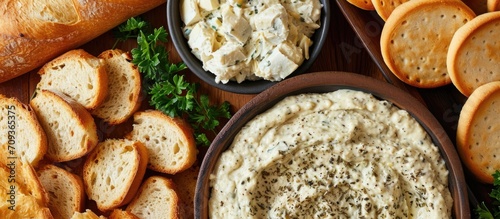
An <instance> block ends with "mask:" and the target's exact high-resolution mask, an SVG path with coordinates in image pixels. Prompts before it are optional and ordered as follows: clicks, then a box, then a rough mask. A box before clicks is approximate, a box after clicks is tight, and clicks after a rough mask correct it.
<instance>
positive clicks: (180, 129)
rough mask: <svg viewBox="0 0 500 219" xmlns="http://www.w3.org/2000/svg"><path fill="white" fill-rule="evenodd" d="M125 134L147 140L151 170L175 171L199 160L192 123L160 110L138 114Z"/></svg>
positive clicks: (171, 172)
mask: <svg viewBox="0 0 500 219" xmlns="http://www.w3.org/2000/svg"><path fill="white" fill-rule="evenodd" d="M126 137H127V138H129V139H131V140H136V141H140V142H142V143H144V145H145V146H146V148H147V149H148V153H149V163H148V167H149V168H150V169H152V170H155V171H158V172H162V173H168V174H176V173H178V172H181V171H183V170H185V169H187V168H189V167H191V166H192V165H193V164H194V162H195V161H196V154H197V149H196V143H195V141H194V137H193V132H192V129H191V127H190V126H189V124H187V123H186V122H184V121H183V120H181V119H178V118H172V117H170V116H167V115H165V114H164V113H162V112H160V111H158V110H147V111H141V112H137V113H135V114H134V124H133V129H132V132H130V133H129V134H127V136H126Z"/></svg>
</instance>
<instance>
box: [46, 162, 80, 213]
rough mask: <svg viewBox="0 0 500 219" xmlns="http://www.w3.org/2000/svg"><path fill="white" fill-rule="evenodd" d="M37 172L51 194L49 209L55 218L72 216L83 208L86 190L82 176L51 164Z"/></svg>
mask: <svg viewBox="0 0 500 219" xmlns="http://www.w3.org/2000/svg"><path fill="white" fill-rule="evenodd" d="M37 173H38V178H39V179H40V182H41V183H42V185H43V187H44V188H45V191H47V192H48V194H49V197H50V199H49V209H50V212H52V216H54V218H55V219H66V218H71V216H73V214H74V213H75V212H80V211H82V210H83V207H84V205H85V192H84V190H83V182H82V179H81V178H80V176H78V175H75V174H72V173H70V172H68V171H66V170H64V169H62V168H59V167H57V166H55V165H51V164H48V165H45V166H43V167H41V168H40V170H38V172H37Z"/></svg>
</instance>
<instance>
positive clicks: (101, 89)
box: [37, 49, 108, 109]
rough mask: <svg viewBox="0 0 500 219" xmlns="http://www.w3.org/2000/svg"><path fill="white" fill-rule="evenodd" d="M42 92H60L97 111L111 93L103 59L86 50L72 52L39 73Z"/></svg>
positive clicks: (51, 62) (49, 63) (48, 64)
mask: <svg viewBox="0 0 500 219" xmlns="http://www.w3.org/2000/svg"><path fill="white" fill-rule="evenodd" d="M38 74H39V75H40V82H39V83H38V85H37V88H38V89H39V90H57V91H60V92H61V93H63V94H66V95H68V96H69V97H71V98H73V99H75V100H76V101H77V102H78V103H80V104H81V105H82V106H84V107H85V108H87V109H94V108H96V107H97V106H99V104H101V103H102V101H104V98H105V97H106V95H107V93H108V75H107V73H106V69H105V66H104V62H103V60H102V59H99V58H97V57H95V56H93V55H91V54H89V53H87V52H86V51H84V50H83V49H76V50H70V51H68V52H66V53H64V54H62V55H61V56H59V57H57V58H55V59H54V60H52V61H50V62H48V63H47V64H45V65H44V66H43V67H42V68H41V69H40V70H39V71H38Z"/></svg>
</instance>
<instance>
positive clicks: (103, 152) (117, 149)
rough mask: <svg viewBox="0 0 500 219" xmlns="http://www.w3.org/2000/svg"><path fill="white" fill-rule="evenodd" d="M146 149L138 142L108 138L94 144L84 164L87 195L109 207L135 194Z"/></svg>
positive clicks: (129, 198) (104, 206) (101, 204)
mask: <svg viewBox="0 0 500 219" xmlns="http://www.w3.org/2000/svg"><path fill="white" fill-rule="evenodd" d="M147 161H148V152H147V149H146V148H145V147H144V145H143V144H142V143H141V142H138V141H130V140H125V139H108V140H106V141H104V142H101V143H99V144H98V145H97V147H96V148H95V150H93V151H92V153H90V154H89V156H88V157H87V159H86V160H85V163H84V165H83V183H84V186H85V191H86V193H87V197H88V198H89V199H91V200H94V201H95V202H96V204H97V208H98V209H99V210H101V211H108V210H111V209H113V208H117V207H120V206H122V205H125V204H127V203H128V202H130V200H131V199H132V198H133V197H134V195H135V193H136V192H137V190H138V188H139V186H140V183H141V181H142V179H143V177H144V173H145V172H146V167H147Z"/></svg>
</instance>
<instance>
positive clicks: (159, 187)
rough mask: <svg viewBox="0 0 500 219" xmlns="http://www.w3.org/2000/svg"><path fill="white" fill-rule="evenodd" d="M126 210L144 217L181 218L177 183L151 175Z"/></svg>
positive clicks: (144, 218) (146, 218) (152, 218)
mask: <svg viewBox="0 0 500 219" xmlns="http://www.w3.org/2000/svg"><path fill="white" fill-rule="evenodd" d="M126 210H127V211H130V212H132V214H134V215H137V216H138V217H139V218H142V219H150V218H151V219H154V218H171V219H175V218H179V197H178V195H177V192H176V185H175V184H174V182H173V181H172V180H170V179H168V178H165V177H162V176H151V177H149V178H148V179H146V180H145V181H144V183H143V184H142V185H141V188H140V189H139V191H138V192H137V195H136V197H135V198H134V199H133V200H132V202H130V204H129V205H128V206H127V209H126Z"/></svg>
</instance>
